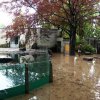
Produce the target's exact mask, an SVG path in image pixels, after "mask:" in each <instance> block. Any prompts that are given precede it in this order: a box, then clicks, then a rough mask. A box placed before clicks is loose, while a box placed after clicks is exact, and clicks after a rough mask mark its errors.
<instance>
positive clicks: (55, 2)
mask: <svg viewBox="0 0 100 100" xmlns="http://www.w3.org/2000/svg"><path fill="white" fill-rule="evenodd" d="M98 3H99V0H11V1H10V3H9V5H8V2H5V3H4V4H3V5H4V6H5V7H6V8H7V10H8V8H9V10H10V11H12V12H13V13H14V14H15V15H16V14H18V13H19V12H21V10H22V8H23V7H25V10H26V13H24V14H26V15H27V14H28V12H29V10H28V8H32V9H34V11H35V13H33V16H32V19H33V20H32V21H30V22H31V23H32V24H31V25H38V24H42V23H50V24H52V25H54V26H56V27H57V28H59V29H62V30H64V31H65V32H66V33H67V34H69V37H70V55H75V41H76V34H77V30H78V29H81V28H82V27H83V24H84V22H87V21H88V22H91V23H92V21H93V19H96V18H98V14H97V13H98V10H97V6H96V5H97V4H98ZM10 5H11V6H10ZM22 5H23V6H22ZM28 20H30V17H29V19H28Z"/></svg>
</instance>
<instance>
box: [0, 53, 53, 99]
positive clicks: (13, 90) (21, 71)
mask: <svg viewBox="0 0 100 100" xmlns="http://www.w3.org/2000/svg"><path fill="white" fill-rule="evenodd" d="M26 67H27V68H28V73H27V74H28V82H26V77H25V73H26ZM50 69H51V62H50V60H49V58H48V57H47V55H38V56H37V58H36V61H34V62H32V63H27V64H6V65H4V64H1V65H0V79H1V80H0V81H1V82H0V100H1V99H6V98H9V97H12V96H17V95H20V94H24V93H25V91H26V86H27V84H28V85H29V87H28V88H29V91H31V90H33V89H36V88H38V87H40V86H42V85H44V84H47V83H49V82H50V75H51V74H50Z"/></svg>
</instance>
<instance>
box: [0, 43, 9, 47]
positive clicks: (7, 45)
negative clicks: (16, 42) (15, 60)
mask: <svg viewBox="0 0 100 100" xmlns="http://www.w3.org/2000/svg"><path fill="white" fill-rule="evenodd" d="M0 48H9V43H6V44H1V45H0Z"/></svg>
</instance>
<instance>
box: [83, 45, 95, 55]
mask: <svg viewBox="0 0 100 100" xmlns="http://www.w3.org/2000/svg"><path fill="white" fill-rule="evenodd" d="M81 51H82V53H86V52H89V53H91V54H93V53H96V49H95V48H94V47H93V46H91V45H90V44H83V45H82V47H81Z"/></svg>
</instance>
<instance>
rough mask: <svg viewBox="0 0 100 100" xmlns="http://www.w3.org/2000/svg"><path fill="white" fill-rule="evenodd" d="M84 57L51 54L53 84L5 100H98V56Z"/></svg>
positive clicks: (99, 86)
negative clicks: (88, 59) (86, 58)
mask: <svg viewBox="0 0 100 100" xmlns="http://www.w3.org/2000/svg"><path fill="white" fill-rule="evenodd" d="M84 57H86V56H80V57H79V56H72V57H70V56H69V55H65V56H64V55H63V54H53V56H52V64H53V83H50V84H47V85H44V86H43V87H41V88H39V89H37V90H34V91H32V92H30V94H27V95H20V96H17V97H13V98H10V99H7V100H100V55H98V57H97V55H92V57H95V59H93V61H85V60H83V58H84Z"/></svg>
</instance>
